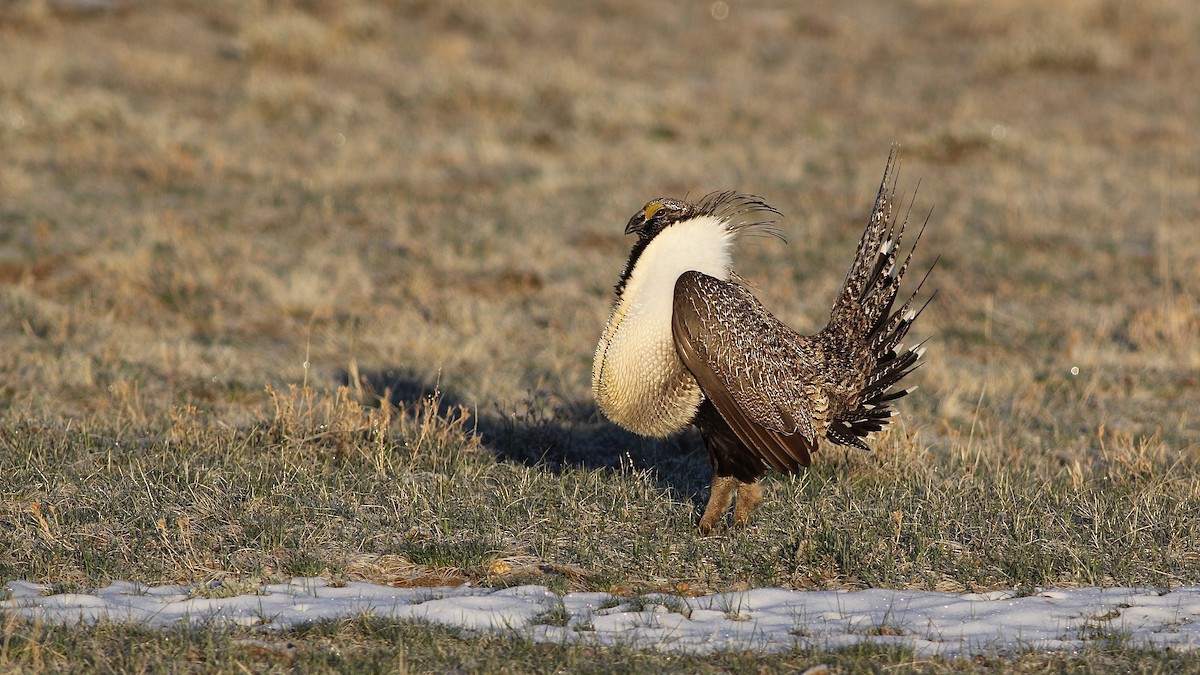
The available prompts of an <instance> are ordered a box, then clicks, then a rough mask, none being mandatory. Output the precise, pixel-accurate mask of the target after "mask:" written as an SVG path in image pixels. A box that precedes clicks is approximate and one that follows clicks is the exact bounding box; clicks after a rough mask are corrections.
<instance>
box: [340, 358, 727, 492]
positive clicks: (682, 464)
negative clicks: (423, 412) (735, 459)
mask: <svg viewBox="0 0 1200 675" xmlns="http://www.w3.org/2000/svg"><path fill="white" fill-rule="evenodd" d="M357 376H358V378H357V379H358V381H357V383H355V382H354V377H353V375H352V374H351V373H349V372H342V373H340V374H339V380H341V382H342V384H345V385H347V386H350V387H353V388H358V387H361V389H362V390H363V392H364V394H365V395H366V396H367V397H369V398H375V399H376V400H380V401H383V400H386V401H387V402H388V403H389V404H391V405H393V406H395V407H397V408H401V409H411V408H413V407H415V406H418V405H436V406H437V414H438V416H439V417H442V418H444V419H448V418H449V417H450V416H453V415H456V414H457V411H458V410H460V409H462V408H464V407H465V408H466V409H467V410H470V411H471V414H472V417H473V420H472V429H473V431H474V433H475V434H476V435H477V437H478V438H479V441H480V442H481V444H482V445H483V447H485V448H486V449H487V450H488V451H489V452H491V453H492V455H493V456H495V458H496V459H497V460H498V461H504V462H516V463H520V464H523V465H525V466H529V467H538V468H540V469H542V470H546V471H552V472H562V471H564V470H566V469H570V468H582V469H590V470H594V469H600V470H611V471H617V472H619V471H630V470H632V471H648V472H649V473H650V475H652V476H653V477H654V480H655V481H656V483H657V484H658V486H659V487H660V488H663V489H666V490H669V491H671V492H673V493H674V494H675V495H676V496H677V498H682V499H688V500H690V501H691V502H692V503H693V505H695V506H696V508H697V509H699V508H700V507H701V506H703V502H702V501H701V497H703V496H705V495H703V494H702V493H704V492H706V491H707V489H708V487H709V481H710V479H711V468H710V466H709V462H708V457H707V455H706V453H705V451H704V448H703V444H702V442H701V440H700V437H699V434H697V433H694V432H692V431H689V432H687V433H684V434H680V435H677V436H674V437H671V438H667V439H648V438H643V437H641V436H637V435H635V434H632V433H630V432H628V431H625V430H623V429H621V428H620V427H617V426H616V425H614V424H612V423H611V422H609V421H607V420H605V419H604V418H603V416H602V415H601V414H600V413H599V411H598V410H597V409H596V405H595V403H594V402H592V401H591V400H590V399H587V400H569V399H562V398H559V397H554V396H550V395H547V394H538V393H531V395H530V396H529V397H527V398H526V400H525V401H523V402H522V403H520V404H516V405H512V406H510V407H508V408H506V407H504V406H502V405H500V404H495V405H492V406H490V407H486V408H479V407H478V406H474V405H471V404H469V403H468V402H466V401H464V400H463V399H462V398H461V397H460V396H459V395H458V394H457V393H456V392H454V391H453V390H448V389H447V388H445V387H443V386H441V385H439V384H436V383H433V382H430V381H429V380H427V379H424V378H422V377H420V376H418V375H416V374H414V373H412V372H409V371H407V370H403V369H399V368H397V369H385V370H366V371H361V370H360V371H358V373H357Z"/></svg>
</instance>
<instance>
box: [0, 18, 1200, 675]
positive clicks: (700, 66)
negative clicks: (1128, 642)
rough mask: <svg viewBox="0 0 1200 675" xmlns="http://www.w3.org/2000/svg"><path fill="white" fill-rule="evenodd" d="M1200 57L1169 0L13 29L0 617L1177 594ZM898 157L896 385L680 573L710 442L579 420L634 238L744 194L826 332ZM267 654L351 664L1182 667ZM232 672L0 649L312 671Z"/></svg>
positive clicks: (196, 638)
mask: <svg viewBox="0 0 1200 675" xmlns="http://www.w3.org/2000/svg"><path fill="white" fill-rule="evenodd" d="M1197 34H1200V7H1198V6H1196V5H1195V3H1193V2H1191V1H1190V0H1151V1H1149V2H1144V3H1128V2H1119V1H1117V0H1095V1H1091V0H1067V1H1066V2H1062V3H1045V2H1033V1H1032V0H996V1H995V2H990V3H984V4H980V3H968V2H961V1H959V0H909V1H906V2H897V3H890V2H866V1H860V2H856V1H851V2H845V3H833V2H813V3H799V4H793V3H786V2H778V3H773V2H747V3H729V4H728V5H727V4H726V3H723V2H716V3H710V2H660V3H645V2H634V1H632V0H629V1H626V0H607V1H606V2H596V3H592V2H561V3H536V2H522V1H518V2H509V3H479V2H473V1H470V0H450V1H447V2H432V1H424V0H411V1H404V0H394V1H392V2H378V3H376V2H369V1H368V0H298V1H296V2H283V1H279V2H274V1H267V0H257V1H256V0H250V1H248V2H241V1H235V0H214V1H201V0H172V1H165V2H146V3H140V2H135V1H134V0H116V1H115V2H114V3H113V4H112V5H111V6H109V7H108V8H107V9H99V10H91V9H88V8H87V7H86V6H85V5H84V4H81V3H72V2H69V1H67V0H57V1H52V0H16V1H14V2H9V3H5V4H3V5H0V150H2V152H0V158H2V159H0V337H2V339H3V344H4V349H3V351H2V353H0V402H2V403H3V405H4V407H5V409H6V412H4V413H3V421H2V424H0V583H2V582H4V581H6V580H9V579H27V580H30V581H39V582H51V583H55V584H60V588H62V589H65V590H70V589H80V588H92V587H95V586H98V585H102V584H104V583H105V582H107V581H108V580H112V579H138V580H141V581H145V582H150V583H154V582H165V581H171V582H212V581H221V582H224V583H225V584H227V585H229V586H230V587H236V585H237V584H247V583H255V582H256V581H260V580H264V579H274V578H286V577H290V576H295V575H317V574H321V575H328V576H332V577H334V578H343V579H368V580H372V581H381V582H387V583H395V584H410V585H411V584H419V585H431V584H449V583H458V582H462V581H470V582H472V583H477V584H488V585H496V586H503V585H512V584H519V583H530V582H535V583H543V584H547V585H549V586H550V587H551V588H555V589H557V590H563V591H566V590H575V589H587V590H604V591H609V592H613V593H640V592H648V591H664V590H665V591H673V592H680V593H706V592H711V591H726V590H736V589H741V588H748V587H753V586H761V585H777V586H783V587H788V588H852V589H853V588H865V587H875V586H887V587H897V588H910V587H911V588H927V589H937V590H944V591H963V590H987V589H995V588H1012V587H1017V588H1033V587H1035V586H1038V585H1060V586H1063V585H1067V586H1069V585H1150V586H1158V587H1162V588H1164V589H1166V588H1169V587H1171V586H1175V585H1180V584H1189V585H1190V584H1200V515H1197V514H1200V480H1198V479H1197V470H1198V469H1200V236H1198V235H1200V132H1198V131H1197V127H1196V124H1195V120H1197V119H1200V90H1197V88H1196V86H1195V80H1196V74H1197V73H1200V49H1197V48H1196V46H1195V36H1196V35H1197ZM894 141H895V142H900V143H901V144H902V148H903V151H902V152H903V162H904V163H903V168H902V171H901V189H902V190H904V191H906V193H907V194H908V195H911V194H912V193H913V191H914V189H915V186H916V185H917V183H918V181H919V182H920V190H919V192H917V193H916V196H915V203H916V206H915V208H914V212H915V213H920V214H921V215H922V216H923V215H924V213H925V212H926V211H928V209H930V208H932V209H933V214H932V217H931V219H930V225H929V229H928V231H927V232H926V234H925V239H924V240H923V244H922V246H923V251H922V254H923V255H925V256H928V258H929V259H932V256H934V255H935V254H940V255H941V261H940V263H939V264H938V268H937V270H936V272H935V275H934V277H933V280H932V281H931V284H932V285H935V286H936V287H938V288H939V290H940V293H939V296H938V298H937V300H936V302H935V303H934V304H933V305H932V306H931V308H930V309H929V310H928V311H927V312H926V313H925V314H924V315H923V316H922V317H921V321H920V322H919V323H918V324H917V326H916V328H914V331H913V333H914V334H916V335H917V336H918V337H924V336H931V337H932V339H931V341H930V343H929V345H930V351H929V354H928V355H927V360H928V361H929V364H928V365H927V366H926V367H924V368H922V369H921V370H920V371H918V373H916V374H915V375H914V376H913V377H914V380H915V382H916V383H917V384H919V385H920V389H919V390H918V391H917V392H916V393H915V394H914V395H913V396H910V397H908V398H906V399H904V400H903V401H902V405H901V406H900V407H901V409H902V413H903V415H902V417H901V420H900V424H899V425H898V427H897V428H896V429H895V430H894V431H892V432H891V433H889V434H887V435H884V436H882V437H881V438H879V439H878V440H877V441H876V442H875V444H874V446H875V451H874V452H872V453H869V454H868V453H861V452H858V451H846V450H843V449H840V448H835V447H831V446H824V447H822V449H821V451H820V453H819V455H818V457H817V458H816V461H815V463H814V466H813V467H812V469H811V470H809V471H807V472H806V473H803V474H801V475H798V476H790V477H781V476H773V477H772V478H770V479H769V480H768V481H767V482H766V490H765V492H766V497H767V501H766V503H765V504H764V506H763V507H762V508H761V509H760V511H759V512H758V513H757V515H756V520H755V523H754V524H753V525H751V526H750V527H748V528H746V529H744V530H736V529H727V530H722V531H721V532H720V533H719V534H718V536H715V537H710V538H704V537H701V536H699V535H698V533H697V532H696V531H695V524H696V522H697V519H698V512H699V508H700V506H701V505H702V504H703V500H704V499H705V497H706V490H707V480H708V464H707V458H706V456H705V453H704V451H703V448H702V446H701V443H700V441H699V438H698V437H697V436H694V435H691V434H689V435H685V436H682V437H679V438H674V439H668V440H665V441H652V440H645V439H639V438H636V437H633V436H631V435H629V434H626V433H624V432H622V431H620V430H618V429H616V428H614V427H612V426H611V425H610V424H608V423H607V422H606V421H604V420H603V419H602V418H601V417H600V416H599V415H598V413H597V412H596V410H595V407H594V405H593V404H592V402H591V398H590V391H589V378H590V372H591V371H590V362H591V357H592V350H593V349H594V346H595V343H596V340H597V338H598V337H599V333H600V330H601V328H602V326H603V322H604V320H605V319H606V318H607V315H608V311H609V308H610V305H611V299H612V284H613V283H615V282H616V279H617V275H618V273H619V271H620V269H621V266H622V265H623V264H624V261H625V257H626V254H627V252H628V246H629V245H630V244H631V243H632V242H631V241H630V240H628V239H626V238H624V237H622V235H621V230H622V227H623V226H624V224H625V222H626V221H627V220H628V218H629V216H630V215H632V213H633V212H634V211H635V210H636V209H638V208H639V207H640V206H641V205H642V204H643V203H644V202H645V201H646V200H647V199H649V198H651V197H656V196H662V195H678V196H682V195H684V194H691V195H692V196H696V195H700V194H703V193H705V192H708V191H711V190H717V189H738V190H742V191H747V192H753V193H755V194H758V195H761V196H762V197H763V198H765V199H766V200H767V201H768V202H769V203H771V204H772V205H774V206H775V207H777V208H778V209H779V210H780V211H782V212H783V213H784V214H785V216H786V219H785V220H784V221H783V222H782V223H781V225H782V229H783V231H784V233H785V235H786V236H787V238H788V240H789V243H788V244H787V245H786V246H783V245H780V244H779V243H778V242H774V241H771V240H765V239H764V240H751V241H748V242H746V243H745V244H744V245H743V246H742V247H741V249H740V251H739V252H738V255H737V257H736V260H737V266H738V269H739V271H740V273H741V274H742V276H744V277H746V278H747V279H748V280H749V281H750V282H752V283H753V284H754V286H755V290H756V293H757V294H758V295H759V297H760V298H761V299H762V300H763V302H764V303H765V304H766V305H767V306H768V307H769V308H771V309H772V310H773V311H774V312H775V313H776V314H777V315H778V316H780V317H781V318H782V319H784V320H785V321H787V322H788V323H790V324H791V325H793V326H794V327H796V328H797V329H799V330H802V331H810V332H811V331H815V330H817V329H819V328H820V327H821V326H822V325H823V323H824V319H825V317H826V313H827V312H828V308H829V306H830V303H831V302H832V300H833V297H834V294H835V293H836V291H837V290H838V288H839V286H840V283H841V281H842V277H843V274H844V272H845V268H846V266H847V265H848V264H849V262H850V259H851V256H852V255H853V249H854V245H855V244H856V242H857V238H858V236H859V234H860V233H861V229H862V225H863V223H864V222H865V218H866V216H867V214H868V211H869V209H870V206H871V203H872V200H873V198H874V192H875V188H876V187H877V185H878V180H879V177H880V175H881V173H882V170H883V163H884V160H885V158H886V156H887V152H888V147H889V145H890V143H892V142H894ZM131 631H132V632H131ZM283 639H285V640H292V641H293V642H295V643H296V644H299V645H301V653H302V654H304V656H303V657H302V658H303V659H309V660H304V661H302V662H301V663H303V664H307V665H306V667H308V668H325V667H328V668H342V667H355V666H357V667H362V668H366V669H375V670H387V669H398V670H407V669H411V670H425V669H433V668H443V669H444V668H453V667H456V666H455V664H456V663H458V664H459V665H461V664H463V663H466V664H467V665H465V666H462V667H464V668H465V669H466V670H472V669H495V668H496V667H503V666H502V665H501V666H496V665H495V664H497V663H499V664H504V663H508V664H509V666H508V667H509V668H510V669H512V670H535V671H551V670H555V669H557V668H570V669H576V670H586V669H588V668H590V667H594V666H593V665H592V664H595V663H597V662H598V661H599V662H603V661H604V660H605V659H608V660H610V661H611V662H612V663H619V664H622V666H621V667H624V668H627V669H629V670H639V669H645V668H675V669H678V670H697V669H701V668H711V669H712V670H717V671H719V670H723V669H726V670H734V669H743V668H745V667H748V665H747V664H753V665H754V667H761V668H764V669H768V670H789V669H794V668H797V667H806V666H804V664H806V663H813V662H817V661H819V660H825V661H828V662H830V663H831V664H834V665H839V664H840V666H839V667H843V668H846V669H855V668H860V667H864V666H866V665H875V666H880V664H884V665H886V664H890V665H893V666H896V667H898V668H909V667H911V668H935V669H937V668H943V669H954V670H958V669H967V670H969V669H972V668H1001V669H1011V670H1016V671H1021V672H1026V671H1055V670H1060V669H1067V668H1074V667H1083V668H1089V669H1094V670H1108V669H1111V668H1116V667H1123V668H1129V669H1131V670H1135V671H1157V670H1172V669H1177V668H1179V667H1181V666H1186V665H1187V664H1186V663H1180V662H1176V661H1174V660H1173V659H1174V658H1175V657H1172V656H1171V655H1164V654H1154V653H1146V652H1141V651H1138V650H1136V649H1134V648H1131V647H1130V648H1109V647H1105V648H1103V649H1101V648H1098V649H1097V651H1096V652H1095V653H1089V654H1084V655H1077V656H1072V657H1068V656H1053V657H1046V656H1037V655H1031V656H1030V657H1029V658H1026V659H1019V660H1016V661H1008V662H999V663H996V662H980V663H974V664H969V663H967V664H957V665H953V664H945V663H916V662H914V660H913V659H912V657H911V655H907V654H905V653H903V652H895V653H891V652H882V653H876V652H872V653H866V654H861V653H841V654H816V655H811V654H796V655H788V656H782V657H771V658H766V659H763V658H758V657H755V656H753V655H730V656H729V657H728V658H729V660H728V661H719V660H718V661H716V662H711V663H709V662H705V663H700V662H689V661H686V660H685V661H671V660H670V657H666V656H661V655H656V654H646V653H641V652H632V651H620V650H618V651H614V652H611V653H606V654H601V655H597V654H594V653H590V652H587V651H586V650H582V648H567V647H562V648H554V647H544V646H534V645H529V644H524V643H521V642H520V641H519V640H518V641H509V642H504V641H498V640H497V639H496V638H482V639H481V638H472V637H462V636H458V635H457V634H456V633H454V632H453V631H446V630H442V629H436V628H427V627H420V626H408V625H400V626H386V625H378V624H368V623H365V622H357V623H356V622H347V623H345V624H342V625H333V626H324V625H323V626H317V627H314V628H313V629H312V630H308V631H299V632H297V633H296V634H294V635H288V636H284V638H283ZM130 640H134V641H136V642H137V643H138V644H142V645H147V646H146V648H145V649H144V650H143V651H139V652H138V653H137V654H130V655H128V660H123V659H125V658H126V657H125V656H122V654H123V652H121V651H120V649H118V648H116V647H114V646H113V645H118V644H123V643H126V642H128V641H130ZM481 640H482V641H481ZM244 641H245V635H240V634H237V633H236V632H224V633H223V632H220V631H214V632H204V631H193V632H186V634H162V635H159V634H143V633H140V632H138V631H136V630H134V629H126V628H121V627H113V626H101V627H98V628H94V629H90V630H79V631H76V630H72V631H65V630H63V629H54V628H48V627H32V626H25V625H21V624H18V623H15V622H12V621H9V622H7V623H5V624H4V629H3V637H2V638H0V667H2V668H13V667H15V668H18V669H21V668H24V669H29V670H39V669H43V668H46V669H56V668H66V667H69V665H70V664H71V663H76V664H78V663H83V662H87V663H91V664H93V665H95V666H96V667H98V668H101V669H104V668H108V669H113V670H122V669H127V668H132V667H136V669H139V670H174V669H184V668H187V667H192V666H196V665H197V664H208V665H210V666H212V667H214V668H218V669H223V670H230V671H234V670H237V669H238V667H239V665H245V664H251V665H253V667H252V669H253V670H261V669H263V668H275V669H286V668H289V667H292V666H294V665H295V663H294V662H293V661H292V660H290V657H289V659H283V660H281V657H279V656H278V654H279V650H278V649H274V648H272V649H266V650H263V649H257V648H248V649H243V648H242V647H239V645H243V644H244ZM330 643H337V644H340V645H357V646H358V647H361V648H360V649H350V648H344V649H342V651H337V650H329V649H326V648H325V647H322V646H321V645H328V644H330ZM180 645H185V646H184V647H180ZM251 646H252V647H253V645H251ZM481 651H482V652H487V653H488V654H493V655H496V654H498V655H500V656H498V657H497V658H499V659H501V660H498V661H487V662H486V663H484V662H483V661H478V662H471V661H469V659H470V658H482V657H478V656H477V655H478V654H479V653H481ZM289 653H291V652H289ZM472 654H474V655H476V656H471V655H472ZM487 658H489V659H490V658H492V657H491V656H489V657H487ZM106 659H107V660H106ZM455 659H458V661H455ZM503 659H508V660H507V661H505V660H503ZM472 663H474V665H471V664H472ZM689 664H690V665H689ZM880 667H882V666H880ZM1191 667H1193V668H1195V667H1196V666H1195V665H1194V664H1193V665H1192V666H1191Z"/></svg>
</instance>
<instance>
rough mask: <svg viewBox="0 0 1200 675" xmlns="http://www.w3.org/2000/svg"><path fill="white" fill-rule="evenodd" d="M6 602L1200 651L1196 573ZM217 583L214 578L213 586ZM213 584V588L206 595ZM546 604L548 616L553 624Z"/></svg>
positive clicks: (664, 636)
mask: <svg viewBox="0 0 1200 675" xmlns="http://www.w3.org/2000/svg"><path fill="white" fill-rule="evenodd" d="M5 590H6V593H4V594H0V597H5V598H7V599H5V600H3V601H0V613H7V614H16V615H19V616H22V617H25V618H27V619H30V620H34V619H36V620H40V621H43V622H52V623H60V624H72V623H76V622H83V623H93V622H96V621H124V622H133V623H139V624H142V625H146V626H151V627H163V626H169V625H172V624H174V623H176V622H179V621H185V622H189V623H201V622H217V623H224V624H232V625H242V626H258V627H260V629H262V630H281V629H286V628H288V627H290V626H293V625H296V624H300V623H305V622H310V621H319V620H321V619H329V618H334V617H345V616H359V615H364V614H365V615H371V616H379V617H387V618H392V619H415V620H424V621H431V622H436V623H441V624H446V625H450V626H460V627H463V628H466V629H471V630H501V631H518V632H521V633H522V634H526V635H529V636H530V637H532V638H533V639H534V640H539V641H554V642H563V641H587V642H590V643H594V644H602V645H611V644H624V645H633V646H643V647H651V648H658V649H663V650H669V651H686V652H694V653H709V652H713V651H720V650H741V649H758V650H767V651H777V650H787V649H791V648H793V647H801V648H806V647H810V648H820V649H838V648H841V647H846V646H850V645H853V644H857V643H862V642H870V643H875V644H879V645H901V646H904V647H908V648H911V649H913V650H914V651H915V652H916V653H917V655H919V656H922V657H926V656H946V657H970V656H974V655H977V654H989V655H992V654H999V655H1004V654H1013V653H1016V652H1020V651H1025V650H1033V651H1047V650H1078V649H1081V648H1084V647H1085V646H1086V645H1087V644H1088V643H1089V642H1095V641H1097V640H1106V639H1113V640H1119V641H1121V642H1123V643H1125V644H1129V645H1136V646H1146V647H1156V648H1170V649H1174V650H1181V651H1182V650H1196V651H1200V586H1189V587H1182V588H1176V589H1172V590H1170V591H1169V592H1160V591H1158V590H1155V589H1138V588H1072V589H1043V590H1039V591H1038V592H1036V593H1034V594H1032V595H1027V596H1021V595H1019V594H1017V593H1016V592H1011V591H995V592H991V593H979V594H965V595H958V594H952V593H936V592H930V591H897V590H885V589H871V590H865V591H856V592H849V591H790V590H785V589H781V588H760V589H756V590H752V591H746V592H738V593H720V594H714V595H707V596H702V597H694V598H685V597H678V596H671V595H662V594H651V595H646V596H639V597H635V598H619V597H614V596H611V595H609V594H607V593H568V594H567V595H563V596H559V595H557V594H555V593H553V592H551V591H549V590H547V589H546V588H545V587H543V586H519V587H515V588H506V589H502V590H493V589H486V588H474V587H471V586H458V587H445V588H392V587H390V586H382V585H379V584H371V583H365V582H349V583H346V584H344V585H340V584H339V585H332V584H331V583H330V582H329V580H327V579H321V578H296V579H292V580H290V581H288V582H287V583H280V584H265V585H263V586H261V587H259V588H258V589H257V592H256V593H254V594H246V595H237V596H234V597H227V598H215V597H203V596H204V595H205V594H204V593H203V591H204V590H205V589H204V587H202V586H176V585H164V586H146V585H144V584H139V583H136V582H129V581H118V582H114V583H112V584H110V585H108V586H106V587H104V588H101V589H99V590H97V591H95V592H94V593H91V594H80V593H60V594H57V595H54V594H51V587H50V586H48V585H45V584H34V583H29V582H26V581H11V582H9V583H8V584H7V585H6V586H5ZM209 590H212V591H219V590H220V589H219V588H215V587H214V588H211V589H209ZM211 594H212V593H209V595H211ZM548 613H553V614H552V615H551V616H553V617H554V620H551V621H550V623H562V619H563V617H567V618H566V625H565V626H564V625H545V624H544V623H542V622H543V621H545V619H543V618H541V617H543V616H544V615H547V614H548Z"/></svg>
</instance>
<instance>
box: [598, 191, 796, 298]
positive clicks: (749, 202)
mask: <svg viewBox="0 0 1200 675" xmlns="http://www.w3.org/2000/svg"><path fill="white" fill-rule="evenodd" d="M764 215H765V216H766V217H765V218H763V217H762V216H764ZM778 215H779V212H778V211H776V210H775V209H774V208H773V207H772V206H770V205H768V204H767V203H766V202H764V201H763V200H762V199H761V198H759V197H755V196H754V195H748V194H741V193H737V192H733V191H728V192H713V193H710V194H707V195H705V196H704V197H702V198H701V199H700V200H699V201H698V202H695V203H692V202H689V201H686V200H683V199H675V198H673V197H659V198H658V199H651V200H650V201H648V202H646V205H645V206H643V207H642V208H641V209H639V210H638V212H637V213H635V214H633V217H632V218H630V219H629V222H628V223H627V224H626V225H625V234H637V235H638V240H637V241H636V242H635V243H634V244H633V249H632V250H631V251H630V252H629V262H627V263H626V265H625V270H624V271H623V272H622V273H621V278H620V280H619V281H618V282H617V287H616V291H617V297H620V296H621V295H622V293H623V292H624V290H625V286H626V283H627V282H628V281H629V277H630V275H632V274H633V270H634V268H635V267H636V266H637V264H638V262H639V261H640V260H641V259H642V254H643V253H644V252H645V251H646V249H647V247H649V246H650V243H651V241H653V240H655V239H656V238H658V237H659V235H662V234H664V232H667V231H670V233H671V234H672V235H673V236H671V237H667V238H666V239H669V240H670V242H669V243H664V244H660V245H659V247H660V249H661V248H663V247H666V248H665V249H664V251H663V253H662V254H660V256H659V257H658V258H657V259H659V260H661V259H662V258H664V257H665V258H669V259H671V260H673V262H672V263H671V265H672V266H681V267H683V268H684V269H692V267H690V264H691V263H690V261H691V260H696V261H697V262H699V261H700V260H704V259H708V258H709V257H710V256H712V255H716V254H717V253H718V252H719V253H720V256H727V255H728V253H727V251H728V247H729V245H730V242H731V241H732V240H733V238H734V237H735V236H736V235H740V234H744V233H745V234H769V235H772V236H775V237H779V238H780V239H782V238H783V236H782V235H781V234H780V233H779V230H778V229H776V228H775V227H774V223H775V220H774V219H773V218H772V216H778ZM677 228H683V229H682V230H680V229H677ZM671 283H674V280H673V279H672V281H671Z"/></svg>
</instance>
